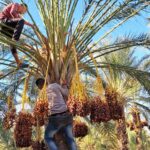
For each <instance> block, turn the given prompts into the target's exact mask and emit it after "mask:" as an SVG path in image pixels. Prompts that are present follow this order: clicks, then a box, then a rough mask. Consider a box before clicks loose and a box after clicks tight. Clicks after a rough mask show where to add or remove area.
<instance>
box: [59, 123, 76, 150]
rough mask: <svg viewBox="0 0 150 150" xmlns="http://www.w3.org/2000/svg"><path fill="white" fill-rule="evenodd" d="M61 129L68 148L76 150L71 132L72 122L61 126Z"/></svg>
mask: <svg viewBox="0 0 150 150" xmlns="http://www.w3.org/2000/svg"><path fill="white" fill-rule="evenodd" d="M62 131H64V134H65V138H66V141H67V143H68V146H69V148H70V150H77V146H76V143H75V140H74V136H73V133H72V124H68V125H66V126H65V127H63V129H62Z"/></svg>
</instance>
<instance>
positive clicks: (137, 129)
mask: <svg viewBox="0 0 150 150" xmlns="http://www.w3.org/2000/svg"><path fill="white" fill-rule="evenodd" d="M135 109H136V110H137V111H135V112H132V116H133V123H134V126H135V133H136V145H137V147H136V148H137V150H142V149H143V144H142V126H141V118H140V113H139V111H138V109H137V108H135Z"/></svg>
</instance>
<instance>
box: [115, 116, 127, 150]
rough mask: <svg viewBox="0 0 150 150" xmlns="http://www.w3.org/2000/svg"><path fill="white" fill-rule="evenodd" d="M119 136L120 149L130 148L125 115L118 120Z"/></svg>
mask: <svg viewBox="0 0 150 150" xmlns="http://www.w3.org/2000/svg"><path fill="white" fill-rule="evenodd" d="M116 128H117V137H118V140H119V149H120V150H129V148H128V143H129V141H128V135H127V131H126V122H125V117H123V118H122V119H119V120H117V121H116Z"/></svg>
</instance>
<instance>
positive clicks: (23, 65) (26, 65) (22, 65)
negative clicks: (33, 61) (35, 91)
mask: <svg viewBox="0 0 150 150" xmlns="http://www.w3.org/2000/svg"><path fill="white" fill-rule="evenodd" d="M28 67H29V64H25V63H22V64H20V66H19V68H21V69H23V68H28Z"/></svg>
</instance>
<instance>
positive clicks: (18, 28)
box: [3, 19, 28, 68]
mask: <svg viewBox="0 0 150 150" xmlns="http://www.w3.org/2000/svg"><path fill="white" fill-rule="evenodd" d="M3 23H4V24H5V25H6V26H8V27H10V28H12V29H9V28H8V27H4V31H3V33H4V34H5V35H6V36H8V37H10V38H13V39H14V40H15V41H18V40H19V38H20V35H21V32H22V30H23V27H24V20H23V19H10V20H4V21H3ZM5 32H6V33H5ZM10 50H11V52H12V55H13V56H14V58H15V61H16V63H17V65H18V67H22V68H26V67H28V65H27V64H22V62H21V61H20V60H19V57H18V54H17V50H16V47H15V46H13V45H11V46H10Z"/></svg>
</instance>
